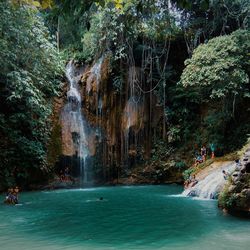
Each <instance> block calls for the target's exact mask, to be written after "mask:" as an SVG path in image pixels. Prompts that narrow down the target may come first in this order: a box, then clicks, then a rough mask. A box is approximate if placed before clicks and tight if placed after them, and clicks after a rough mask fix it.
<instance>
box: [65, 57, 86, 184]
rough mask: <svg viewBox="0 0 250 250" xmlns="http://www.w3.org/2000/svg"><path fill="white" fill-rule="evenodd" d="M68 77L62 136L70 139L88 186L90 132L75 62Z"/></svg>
mask: <svg viewBox="0 0 250 250" xmlns="http://www.w3.org/2000/svg"><path fill="white" fill-rule="evenodd" d="M66 77H67V79H68V82H69V90H68V92H67V103H66V105H65V106H64V109H63V112H62V115H61V120H62V134H63V136H64V135H68V137H69V138H68V144H69V145H70V146H71V155H74V154H75V155H76V156H77V158H78V159H79V161H78V164H79V170H80V177H81V182H83V183H84V184H86V183H87V182H89V179H90V176H89V175H90V174H89V169H88V166H87V161H86V159H87V157H88V156H89V145H88V132H89V131H88V127H87V122H86V121H85V119H84V116H83V114H82V111H81V103H82V100H81V94H80V92H79V88H78V82H79V80H80V77H81V74H80V73H78V72H77V70H76V67H75V65H74V63H73V61H70V62H69V63H68V64H67V66H66Z"/></svg>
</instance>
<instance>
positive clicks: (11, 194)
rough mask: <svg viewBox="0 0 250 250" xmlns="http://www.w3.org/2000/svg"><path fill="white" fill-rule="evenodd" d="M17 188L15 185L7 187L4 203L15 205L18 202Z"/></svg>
mask: <svg viewBox="0 0 250 250" xmlns="http://www.w3.org/2000/svg"><path fill="white" fill-rule="evenodd" d="M19 191H20V190H19V188H18V187H17V186H16V187H15V188H9V189H8V191H7V194H6V197H5V201H4V203H5V204H10V205H15V204H18V194H19Z"/></svg>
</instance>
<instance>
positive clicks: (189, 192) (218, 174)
mask: <svg viewBox="0 0 250 250" xmlns="http://www.w3.org/2000/svg"><path fill="white" fill-rule="evenodd" d="M223 170H225V171H226V172H228V173H232V172H233V171H234V170H235V163H234V162H231V163H228V164H227V165H223V166H222V167H219V168H216V169H214V170H212V171H211V172H210V173H209V174H208V175H207V176H206V177H205V178H204V179H202V180H199V182H198V183H197V184H196V185H195V186H193V187H191V188H187V189H185V190H184V191H183V193H182V195H184V196H195V197H199V198H202V199H216V198H217V197H218V193H219V192H220V191H221V190H222V188H223V186H224V185H225V184H226V182H227V181H226V180H225V179H224V177H223V174H222V171H223Z"/></svg>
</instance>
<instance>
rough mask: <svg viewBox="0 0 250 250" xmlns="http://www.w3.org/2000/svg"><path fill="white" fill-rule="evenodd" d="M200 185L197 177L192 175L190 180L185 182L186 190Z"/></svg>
mask: <svg viewBox="0 0 250 250" xmlns="http://www.w3.org/2000/svg"><path fill="white" fill-rule="evenodd" d="M197 183H198V180H197V179H196V177H195V175H190V176H189V178H188V179H187V180H186V181H185V182H184V188H185V189H186V188H191V187H193V186H195V185H196V184H197Z"/></svg>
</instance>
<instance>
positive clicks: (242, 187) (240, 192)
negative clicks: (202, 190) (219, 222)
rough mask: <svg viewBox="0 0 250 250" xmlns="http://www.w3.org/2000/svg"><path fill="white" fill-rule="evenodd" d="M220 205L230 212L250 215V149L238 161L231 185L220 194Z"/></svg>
mask: <svg viewBox="0 0 250 250" xmlns="http://www.w3.org/2000/svg"><path fill="white" fill-rule="evenodd" d="M219 206H221V207H223V208H225V209H226V210H227V211H228V212H229V213H232V214H235V215H240V216H247V217H250V149H248V150H247V151H246V152H245V154H244V157H243V158H242V159H241V161H240V163H237V165H236V170H235V172H234V173H233V174H232V176H231V182H230V184H229V186H228V187H227V188H226V189H225V190H224V192H223V193H222V194H221V195H220V198H219Z"/></svg>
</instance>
